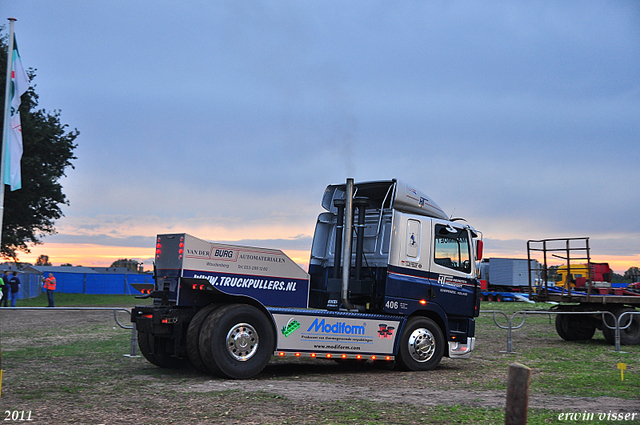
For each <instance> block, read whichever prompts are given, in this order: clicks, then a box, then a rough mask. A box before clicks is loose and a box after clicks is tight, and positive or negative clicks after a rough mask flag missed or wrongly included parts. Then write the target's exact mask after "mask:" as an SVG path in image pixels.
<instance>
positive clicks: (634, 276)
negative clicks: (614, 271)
mask: <svg viewBox="0 0 640 425" xmlns="http://www.w3.org/2000/svg"><path fill="white" fill-rule="evenodd" d="M624 278H625V279H626V280H627V281H628V282H629V283H633V282H638V281H640V269H639V268H638V267H629V270H627V271H626V272H624Z"/></svg>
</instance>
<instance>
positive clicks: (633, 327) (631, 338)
mask: <svg viewBox="0 0 640 425" xmlns="http://www.w3.org/2000/svg"><path fill="white" fill-rule="evenodd" d="M627 311H638V310H636V309H634V308H630V307H622V308H618V309H616V310H614V311H612V313H613V314H614V315H615V316H616V319H617V318H618V317H620V315H622V313H625V312H627ZM605 316H608V317H606V319H605V321H606V323H605V324H603V325H602V334H603V335H604V339H606V340H607V342H608V343H609V344H612V345H614V344H615V343H616V331H615V329H609V328H608V327H607V326H606V325H607V324H608V325H609V326H612V327H615V322H613V318H612V317H611V316H609V315H605ZM630 320H631V324H630V325H629V327H628V328H626V329H621V330H620V344H622V345H640V315H638V314H632V315H631V314H627V315H625V316H624V317H623V318H622V322H621V323H620V327H621V328H624V327H625V326H627V325H628V324H629V321H630Z"/></svg>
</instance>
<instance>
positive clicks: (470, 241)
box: [309, 180, 482, 355]
mask: <svg viewBox="0 0 640 425" xmlns="http://www.w3.org/2000/svg"><path fill="white" fill-rule="evenodd" d="M352 190H353V193H352V195H351V198H352V199H353V204H354V209H355V212H357V216H356V214H355V213H354V216H356V217H355V218H354V231H353V235H354V243H351V244H348V243H346V242H345V241H344V240H343V235H344V234H347V232H348V231H347V230H345V229H344V228H345V227H346V226H348V224H349V223H348V221H347V220H345V219H344V218H343V217H344V215H345V214H344V211H343V210H344V209H346V208H347V207H346V199H347V197H348V196H349V195H347V193H349V189H347V185H330V186H328V187H327V189H326V191H325V194H324V196H323V201H322V206H323V207H324V209H325V210H326V212H324V213H321V214H320V215H319V216H318V220H317V223H316V230H315V233H314V239H313V244H312V248H311V259H310V264H309V274H310V276H311V282H310V294H309V306H310V307H313V308H326V309H329V310H340V309H348V310H355V311H360V312H369V313H389V314H396V315H402V316H412V315H419V316H424V317H428V318H431V319H432V320H434V321H435V322H436V323H438V324H439V325H440V326H441V328H442V331H443V334H445V335H446V338H447V340H448V341H449V342H450V344H449V350H448V353H446V354H445V355H456V353H457V351H456V349H457V350H458V351H459V350H462V351H464V352H465V354H468V353H469V352H470V351H471V349H472V348H473V345H474V342H475V338H474V328H475V321H474V317H476V316H477V315H478V312H479V299H480V298H479V296H480V293H479V291H480V288H479V283H478V280H477V279H476V277H477V275H478V270H477V268H476V267H477V264H476V261H477V260H479V259H480V258H481V251H482V241H481V240H480V239H479V233H478V232H477V231H476V230H475V229H473V228H472V227H471V226H469V225H467V224H465V223H464V222H462V221H451V220H449V218H448V217H447V215H446V214H445V213H444V211H443V210H442V209H441V208H440V207H439V206H438V205H437V204H436V203H435V202H434V201H433V200H432V199H431V198H430V197H428V196H427V195H426V194H424V193H422V192H420V191H419V190H417V189H416V188H414V187H413V186H410V185H407V184H405V183H403V182H400V181H398V180H388V181H375V182H364V183H358V184H354V187H353V189H352ZM345 251H346V252H350V255H347V256H344V255H343V253H344V252H345ZM345 258H346V259H347V261H349V264H348V270H345V266H344V265H345ZM345 276H348V278H346V277H345ZM345 279H346V280H345Z"/></svg>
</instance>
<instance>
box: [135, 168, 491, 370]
mask: <svg viewBox="0 0 640 425" xmlns="http://www.w3.org/2000/svg"><path fill="white" fill-rule="evenodd" d="M322 206H323V207H324V210H325V211H324V212H322V213H321V214H320V215H319V216H318V219H317V223H316V228H315V233H314V237H313V243H312V247H311V258H310V262H309V271H308V273H307V272H305V271H304V270H303V269H302V268H301V267H299V266H298V265H297V264H296V263H295V262H294V261H292V260H291V259H290V258H289V257H288V256H287V255H285V254H284V253H283V252H282V251H279V250H273V249H264V248H254V247H247V246H234V245H227V244H219V243H213V242H208V241H204V240H201V239H198V238H196V237H193V236H191V235H188V234H184V233H177V234H162V235H158V237H157V239H156V255H155V284H134V285H133V286H134V287H135V288H136V289H138V290H140V291H141V292H142V293H143V295H142V297H151V298H153V305H148V306H137V307H135V308H134V309H133V310H132V317H131V320H132V322H134V324H135V326H136V328H137V331H138V345H139V347H140V351H141V352H142V354H143V355H144V356H145V357H146V359H147V360H149V361H150V362H151V363H153V364H155V365H157V366H160V367H177V366H180V365H181V364H182V363H184V362H186V361H187V360H188V361H190V363H191V364H192V365H193V366H195V367H196V368H198V369H200V370H202V371H204V372H209V373H213V374H215V375H218V376H221V377H225V378H232V379H245V378H250V377H252V376H254V375H256V374H258V373H259V372H260V371H262V369H263V368H264V367H265V366H266V365H267V363H268V362H269V361H270V359H271V357H272V356H273V355H276V356H280V357H284V356H292V357H307V358H309V357H310V358H322V359H338V360H340V359H355V360H360V361H366V360H374V361H392V362H395V364H396V365H397V366H398V367H400V368H402V369H405V370H430V369H433V368H435V367H436V366H437V365H438V364H439V363H440V361H441V359H442V357H443V356H448V357H450V358H457V359H462V358H468V357H469V356H470V354H471V351H472V350H473V349H474V345H475V336H474V335H475V317H477V316H478V314H479V306H480V287H479V282H478V280H477V278H476V277H477V270H476V260H479V259H481V255H482V240H481V234H479V232H477V231H476V230H474V229H473V228H472V227H471V226H469V225H467V224H464V223H462V222H461V221H460V220H458V219H457V220H453V221H452V220H450V219H449V218H448V217H447V215H446V214H445V213H444V212H443V211H442V209H441V208H440V207H439V206H438V205H437V204H436V203H435V202H434V201H433V200H432V199H431V198H429V197H427V196H426V195H425V194H424V193H422V192H420V191H418V190H417V189H415V188H414V187H413V186H410V185H407V184H405V183H403V182H401V181H398V180H395V179H394V180H386V181H374V182H364V183H358V184H355V183H354V181H353V179H347V181H346V183H343V184H338V185H330V186H328V187H327V189H326V191H325V193H324V196H323V198H322ZM139 297H140V296H139Z"/></svg>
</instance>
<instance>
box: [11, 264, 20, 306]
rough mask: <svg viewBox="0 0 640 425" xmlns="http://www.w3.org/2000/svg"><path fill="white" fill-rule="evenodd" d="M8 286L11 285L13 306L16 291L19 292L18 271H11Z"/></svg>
mask: <svg viewBox="0 0 640 425" xmlns="http://www.w3.org/2000/svg"><path fill="white" fill-rule="evenodd" d="M9 286H11V307H15V306H16V300H17V299H18V292H20V279H18V272H13V276H11V279H9Z"/></svg>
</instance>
